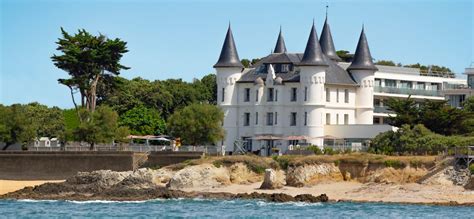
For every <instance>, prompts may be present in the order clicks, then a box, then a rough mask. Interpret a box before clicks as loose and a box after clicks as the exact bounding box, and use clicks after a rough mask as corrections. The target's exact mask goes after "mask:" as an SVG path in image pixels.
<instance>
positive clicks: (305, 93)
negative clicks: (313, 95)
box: [304, 87, 308, 101]
mask: <svg viewBox="0 0 474 219" xmlns="http://www.w3.org/2000/svg"><path fill="white" fill-rule="evenodd" d="M307 100H308V87H304V101H307Z"/></svg>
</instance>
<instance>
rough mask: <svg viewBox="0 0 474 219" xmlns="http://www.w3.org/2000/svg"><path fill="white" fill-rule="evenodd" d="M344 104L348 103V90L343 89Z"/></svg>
mask: <svg viewBox="0 0 474 219" xmlns="http://www.w3.org/2000/svg"><path fill="white" fill-rule="evenodd" d="M344 103H349V90H348V89H344Z"/></svg>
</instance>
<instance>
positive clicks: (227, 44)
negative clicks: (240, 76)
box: [214, 24, 244, 68]
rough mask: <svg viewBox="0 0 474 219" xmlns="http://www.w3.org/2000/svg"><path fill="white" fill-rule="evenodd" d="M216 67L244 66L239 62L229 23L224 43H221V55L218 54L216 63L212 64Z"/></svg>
mask: <svg viewBox="0 0 474 219" xmlns="http://www.w3.org/2000/svg"><path fill="white" fill-rule="evenodd" d="M218 67H240V68H243V67H244V66H243V65H242V63H241V62H240V59H239V54H237V48H236V47H235V42H234V36H233V35H232V29H231V28H230V24H229V28H228V29H227V35H226V36H225V40H224V45H222V50H221V55H220V56H219V60H218V61H217V63H216V64H215V65H214V68H218Z"/></svg>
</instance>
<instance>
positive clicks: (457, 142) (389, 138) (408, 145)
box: [369, 124, 474, 155]
mask: <svg viewBox="0 0 474 219" xmlns="http://www.w3.org/2000/svg"><path fill="white" fill-rule="evenodd" d="M473 144H474V137H464V136H443V135H440V134H436V133H433V132H432V131H430V130H429V129H427V128H426V127H424V126H423V125H421V124H418V125H415V126H414V127H411V126H410V125H403V126H402V127H401V128H400V129H398V130H397V131H396V132H394V131H388V132H383V133H380V134H379V135H377V136H376V137H375V138H374V140H373V141H372V145H371V147H370V149H369V151H370V152H373V153H378V154H388V155H404V154H412V155H426V154H431V155H436V154H439V153H441V152H445V151H446V150H449V149H450V148H453V147H457V146H468V145H473Z"/></svg>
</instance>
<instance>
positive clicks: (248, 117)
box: [244, 113, 250, 126]
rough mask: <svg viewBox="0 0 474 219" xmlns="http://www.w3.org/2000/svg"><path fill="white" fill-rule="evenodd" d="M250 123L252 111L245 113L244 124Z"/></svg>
mask: <svg viewBox="0 0 474 219" xmlns="http://www.w3.org/2000/svg"><path fill="white" fill-rule="evenodd" d="M249 125H250V113H244V126H249Z"/></svg>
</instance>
